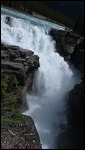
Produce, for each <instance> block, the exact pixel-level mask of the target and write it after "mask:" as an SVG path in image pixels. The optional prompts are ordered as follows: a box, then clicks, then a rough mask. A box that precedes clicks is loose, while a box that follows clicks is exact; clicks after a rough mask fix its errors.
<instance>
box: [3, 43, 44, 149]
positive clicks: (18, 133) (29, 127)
mask: <svg viewBox="0 0 85 150" xmlns="http://www.w3.org/2000/svg"><path fill="white" fill-rule="evenodd" d="M39 66H40V64H39V57H38V56H37V55H35V54H34V52H33V51H31V50H26V49H22V48H20V47H18V46H10V45H5V44H1V81H2V93H3V95H4V96H3V95H2V96H3V97H2V101H1V111H2V117H1V123H2V126H1V149H42V147H41V144H40V139H39V135H38V133H37V130H36V127H35V124H34V122H33V120H32V118H31V117H29V116H27V117H26V116H23V115H22V114H21V113H19V110H21V111H23V110H24V109H23V107H24V108H25V110H26V108H28V107H26V105H27V103H26V99H25V96H26V93H27V91H29V90H31V88H32V83H33V75H34V72H35V71H36V70H37V69H38V67H39ZM12 75H13V77H16V79H17V81H18V88H17V89H16V87H13V90H11V89H10V88H9V87H10V85H7V82H8V81H9V79H10V77H11V76H12ZM11 79H15V78H11ZM11 81H12V82H14V81H13V80H11ZM7 87H8V88H9V89H10V91H8V92H7V90H8V88H7ZM19 91H20V93H19ZM18 97H19V100H18ZM21 104H22V105H21ZM21 106H23V107H21ZM12 122H13V123H12Z"/></svg>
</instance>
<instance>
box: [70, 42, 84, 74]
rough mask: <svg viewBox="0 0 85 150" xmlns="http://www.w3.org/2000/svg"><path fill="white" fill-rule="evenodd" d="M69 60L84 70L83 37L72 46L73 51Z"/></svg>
mask: <svg viewBox="0 0 85 150" xmlns="http://www.w3.org/2000/svg"><path fill="white" fill-rule="evenodd" d="M71 61H72V62H73V63H74V64H75V65H76V66H77V67H78V68H79V69H80V70H81V71H82V72H84V39H80V40H79V41H78V42H77V43H76V45H75V48H74V52H73V54H72V55H71Z"/></svg>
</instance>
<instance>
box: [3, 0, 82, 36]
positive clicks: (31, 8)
mask: <svg viewBox="0 0 85 150" xmlns="http://www.w3.org/2000/svg"><path fill="white" fill-rule="evenodd" d="M1 4H2V5H4V6H7V7H11V8H14V9H16V10H19V11H23V12H26V13H28V14H33V12H36V13H38V14H40V15H43V16H45V17H47V20H50V21H51V20H54V21H56V22H57V23H61V24H64V25H66V26H68V27H70V28H72V29H74V30H75V31H76V32H78V33H79V34H81V35H84V15H83V13H82V14H81V15H80V16H79V18H78V19H77V21H76V22H73V21H72V20H71V19H70V18H68V17H67V16H65V15H63V14H61V13H59V12H57V11H55V10H53V9H51V8H49V7H48V6H46V5H45V4H43V3H42V2H40V1H1Z"/></svg>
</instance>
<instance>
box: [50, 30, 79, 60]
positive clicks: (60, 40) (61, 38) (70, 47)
mask: <svg viewBox="0 0 85 150" xmlns="http://www.w3.org/2000/svg"><path fill="white" fill-rule="evenodd" d="M50 35H51V36H52V37H53V39H54V40H55V41H56V50H57V51H58V53H59V54H60V55H61V56H63V57H64V59H65V60H67V59H69V58H70V55H71V54H72V53H73V52H74V47H75V45H76V43H77V41H78V39H79V38H80V36H79V35H77V34H75V33H73V32H70V31H61V30H55V29H52V30H51V31H50Z"/></svg>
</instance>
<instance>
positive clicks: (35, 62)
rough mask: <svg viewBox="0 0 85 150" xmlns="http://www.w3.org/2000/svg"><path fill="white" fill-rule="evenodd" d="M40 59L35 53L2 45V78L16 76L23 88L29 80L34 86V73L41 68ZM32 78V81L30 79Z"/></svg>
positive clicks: (29, 84)
mask: <svg viewBox="0 0 85 150" xmlns="http://www.w3.org/2000/svg"><path fill="white" fill-rule="evenodd" d="M39 66H40V65H39V57H38V56H37V55H34V52H32V51H30V50H26V49H22V48H20V47H18V46H10V45H4V44H1V76H2V77H6V78H7V77H8V76H10V74H15V75H16V77H17V79H18V81H19V84H20V85H21V86H24V85H26V82H27V80H29V83H28V86H29V88H30V87H31V85H32V80H33V72H34V70H36V69H37V68H38V67H39ZM29 78H30V79H29Z"/></svg>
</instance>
